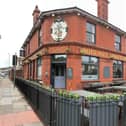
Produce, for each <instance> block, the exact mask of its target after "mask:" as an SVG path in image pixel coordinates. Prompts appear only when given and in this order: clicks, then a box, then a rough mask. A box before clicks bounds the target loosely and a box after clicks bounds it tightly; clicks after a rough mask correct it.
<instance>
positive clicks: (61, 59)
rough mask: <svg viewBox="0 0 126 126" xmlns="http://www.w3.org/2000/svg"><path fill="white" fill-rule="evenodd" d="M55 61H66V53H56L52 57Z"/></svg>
mask: <svg viewBox="0 0 126 126" xmlns="http://www.w3.org/2000/svg"><path fill="white" fill-rule="evenodd" d="M52 60H53V61H66V55H54V56H53V57H52Z"/></svg>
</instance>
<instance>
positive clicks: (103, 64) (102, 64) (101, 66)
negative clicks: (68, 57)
mask: <svg viewBox="0 0 126 126" xmlns="http://www.w3.org/2000/svg"><path fill="white" fill-rule="evenodd" d="M104 67H109V68H110V77H109V78H105V77H104V72H103V71H104ZM99 80H100V81H103V82H111V81H112V80H113V61H112V60H108V59H99Z"/></svg>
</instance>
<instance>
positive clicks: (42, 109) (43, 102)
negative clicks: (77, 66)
mask: <svg viewBox="0 0 126 126" xmlns="http://www.w3.org/2000/svg"><path fill="white" fill-rule="evenodd" d="M15 83H16V86H17V87H18V88H19V89H20V91H21V92H22V93H23V94H24V95H25V97H26V98H27V99H28V101H29V102H30V103H31V105H32V106H33V108H34V109H35V111H36V112H37V114H38V115H39V116H40V117H41V118H42V120H43V121H44V123H45V125H48V126H126V100H125V99H126V98H125V96H121V97H120V98H118V99H116V100H115V99H107V98H106V99H104V100H103V99H99V98H98V99H95V100H92V99H90V100H87V99H86V98H84V97H78V96H77V97H76V96H73V95H71V94H70V93H69V95H68V94H65V93H64V94H63V93H57V92H56V91H55V90H54V89H50V88H47V87H44V86H41V85H39V84H38V83H36V82H32V81H28V80H24V79H22V78H16V81H15Z"/></svg>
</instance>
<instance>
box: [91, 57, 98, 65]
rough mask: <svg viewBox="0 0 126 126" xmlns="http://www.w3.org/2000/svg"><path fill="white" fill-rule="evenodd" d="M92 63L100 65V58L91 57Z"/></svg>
mask: <svg viewBox="0 0 126 126" xmlns="http://www.w3.org/2000/svg"><path fill="white" fill-rule="evenodd" d="M90 62H91V63H94V64H97V63H98V58H96V57H91V61H90Z"/></svg>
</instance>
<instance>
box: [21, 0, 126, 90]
mask: <svg viewBox="0 0 126 126" xmlns="http://www.w3.org/2000/svg"><path fill="white" fill-rule="evenodd" d="M108 4H109V2H108V0H97V8H98V16H94V15H92V14H90V13H88V12H86V11H84V10H82V9H80V8H77V7H71V8H65V9H56V10H51V11H45V12H41V13H40V10H39V8H38V6H36V7H35V10H34V11H33V14H32V15H33V27H32V29H31V31H30V33H29V34H28V36H27V38H26V40H25V42H24V43H23V45H22V48H23V49H24V60H23V76H24V78H25V79H28V80H33V81H39V82H41V83H44V84H46V85H48V86H51V87H53V88H62V89H67V90H76V89H83V88H84V87H86V86H87V85H88V84H89V83H93V82H112V81H115V80H126V32H124V31H123V30H121V29H120V28H118V27H116V26H114V25H112V24H111V23H109V22H108ZM122 20H123V19H122Z"/></svg>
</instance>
